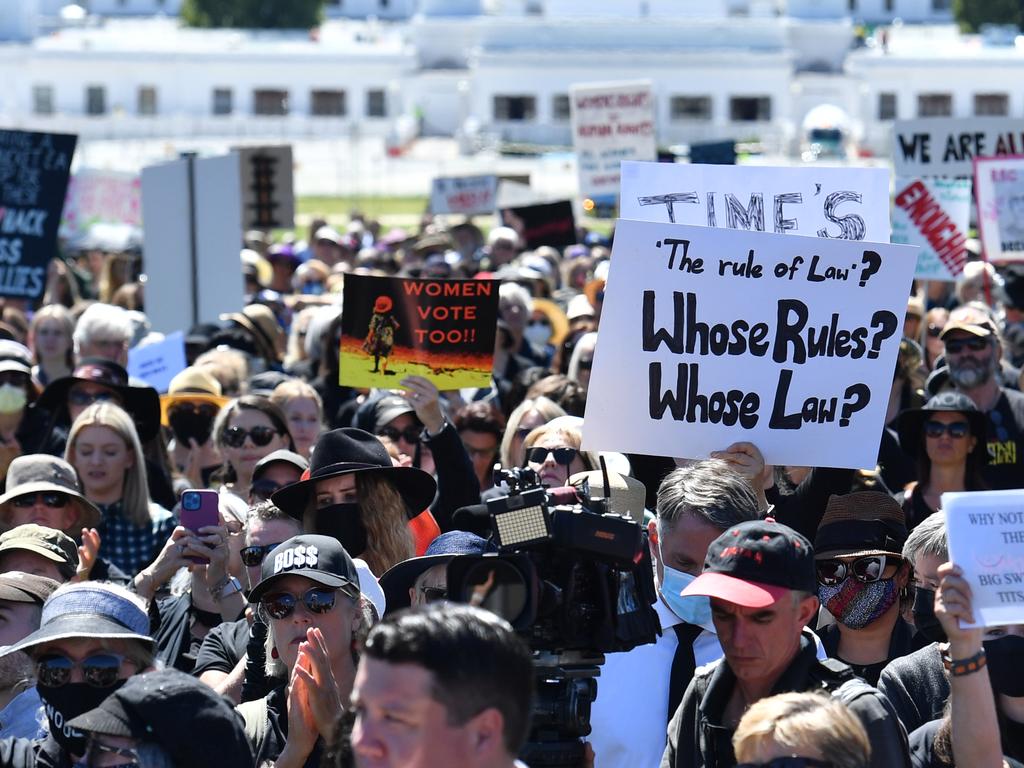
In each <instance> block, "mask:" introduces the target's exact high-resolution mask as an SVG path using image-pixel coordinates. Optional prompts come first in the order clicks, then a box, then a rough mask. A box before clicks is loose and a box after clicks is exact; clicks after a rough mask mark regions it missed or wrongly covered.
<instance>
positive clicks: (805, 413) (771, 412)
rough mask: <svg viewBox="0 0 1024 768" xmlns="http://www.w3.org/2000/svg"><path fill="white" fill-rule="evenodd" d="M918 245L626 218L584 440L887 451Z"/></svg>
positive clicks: (862, 453)
mask: <svg viewBox="0 0 1024 768" xmlns="http://www.w3.org/2000/svg"><path fill="white" fill-rule="evenodd" d="M916 250H917V249H916V248H912V247H909V246H903V245H890V244H888V243H861V242H850V241H848V240H827V239H823V238H807V237H785V236H779V235H774V234H766V233H761V232H745V231H738V230H730V229H712V228H708V227H690V226H680V225H671V224H659V223H651V222H640V221H623V220H619V221H618V222H617V225H616V229H615V246H614V252H613V254H612V260H611V271H610V274H609V276H608V285H607V289H606V292H605V297H604V305H603V308H602V313H601V334H600V336H599V338H598V344H597V349H596V354H595V357H594V367H593V371H592V374H591V378H590V387H589V390H588V393H587V414H588V415H589V416H590V418H585V419H584V427H583V429H584V434H583V438H584V447H585V448H587V449H591V450H611V451H622V452H624V453H643V454H652V455H657V456H677V457H686V458H695V459H699V458H706V457H707V456H708V454H709V453H710V452H711V451H714V450H721V449H724V448H725V447H727V446H728V445H729V444H730V443H733V442H735V441H737V440H749V441H751V442H753V443H755V444H756V445H757V446H758V447H759V448H760V449H761V451H762V452H763V453H764V456H765V461H766V462H768V463H770V464H795V465H802V466H828V467H854V468H863V467H874V466H875V463H876V460H877V458H878V445H879V441H880V439H881V434H882V427H883V423H884V420H885V411H886V407H887V405H888V399H889V398H888V392H889V390H890V388H891V385H892V372H893V370H894V369H895V366H896V355H897V352H898V349H899V342H900V327H901V325H902V320H903V314H904V311H905V310H906V305H907V295H908V294H909V292H910V283H911V281H912V279H913V273H914V262H915V259H916Z"/></svg>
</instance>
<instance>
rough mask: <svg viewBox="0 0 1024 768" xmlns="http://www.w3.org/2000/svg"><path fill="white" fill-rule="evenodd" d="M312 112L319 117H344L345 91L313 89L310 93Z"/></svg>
mask: <svg viewBox="0 0 1024 768" xmlns="http://www.w3.org/2000/svg"><path fill="white" fill-rule="evenodd" d="M310 114H313V115H316V116H317V117H344V116H345V92H344V91H312V92H311V93H310Z"/></svg>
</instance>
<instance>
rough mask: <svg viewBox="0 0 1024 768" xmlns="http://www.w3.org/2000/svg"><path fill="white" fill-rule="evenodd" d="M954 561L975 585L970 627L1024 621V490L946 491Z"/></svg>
mask: <svg viewBox="0 0 1024 768" xmlns="http://www.w3.org/2000/svg"><path fill="white" fill-rule="evenodd" d="M942 509H943V510H945V513H946V535H947V536H948V538H949V559H950V560H951V561H952V562H953V563H955V564H956V565H958V566H960V568H961V569H963V572H964V578H965V579H966V580H967V582H968V583H969V584H970V585H971V609H972V611H973V613H974V620H975V623H974V624H970V625H967V626H970V627H998V626H1004V625H1007V624H1021V623H1024V491H1021V490H1018V491H974V492H970V493H944V494H942Z"/></svg>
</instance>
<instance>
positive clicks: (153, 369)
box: [128, 331, 188, 393]
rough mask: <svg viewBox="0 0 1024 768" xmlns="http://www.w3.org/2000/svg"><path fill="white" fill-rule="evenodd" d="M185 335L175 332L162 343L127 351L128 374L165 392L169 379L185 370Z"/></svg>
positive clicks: (156, 342) (157, 342) (158, 342)
mask: <svg viewBox="0 0 1024 768" xmlns="http://www.w3.org/2000/svg"><path fill="white" fill-rule="evenodd" d="M186 365H188V363H187V362H186V360H185V334H184V333H183V332H181V331H175V332H174V333H171V334H168V335H167V336H166V337H165V338H164V339H163V340H162V341H155V342H153V343H152V344H146V345H145V346H142V347H132V348H131V349H129V350H128V373H129V374H130V375H131V376H134V377H135V378H137V379H142V380H143V381H144V382H146V383H147V384H149V386H151V387H153V389H155V390H156V391H157V392H160V393H163V392H166V391H167V387H169V386H170V384H171V379H173V378H174V377H175V376H177V375H178V374H179V373H181V372H182V371H183V370H185V366H186Z"/></svg>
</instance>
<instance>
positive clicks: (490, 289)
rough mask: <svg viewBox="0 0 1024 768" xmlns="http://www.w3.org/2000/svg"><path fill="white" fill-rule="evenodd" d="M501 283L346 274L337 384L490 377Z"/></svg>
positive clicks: (464, 383) (457, 383)
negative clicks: (409, 376)
mask: <svg viewBox="0 0 1024 768" xmlns="http://www.w3.org/2000/svg"><path fill="white" fill-rule="evenodd" d="M497 322H498V281H496V280H418V279H412V278H399V277H373V276H369V275H352V274H349V275H346V276H345V308H344V311H343V312H342V317H341V364H340V370H339V375H338V380H339V383H340V384H342V385H346V386H350V387H389V388H391V387H395V386H396V385H397V382H398V381H401V380H402V378H403V377H404V376H407V375H410V374H414V375H417V376H424V377H426V378H428V379H430V380H431V381H433V382H434V383H435V384H436V385H437V387H438V389H441V390H447V389H458V388H460V387H482V386H488V385H489V384H490V382H491V368H492V365H493V356H494V336H495V332H496V328H497Z"/></svg>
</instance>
